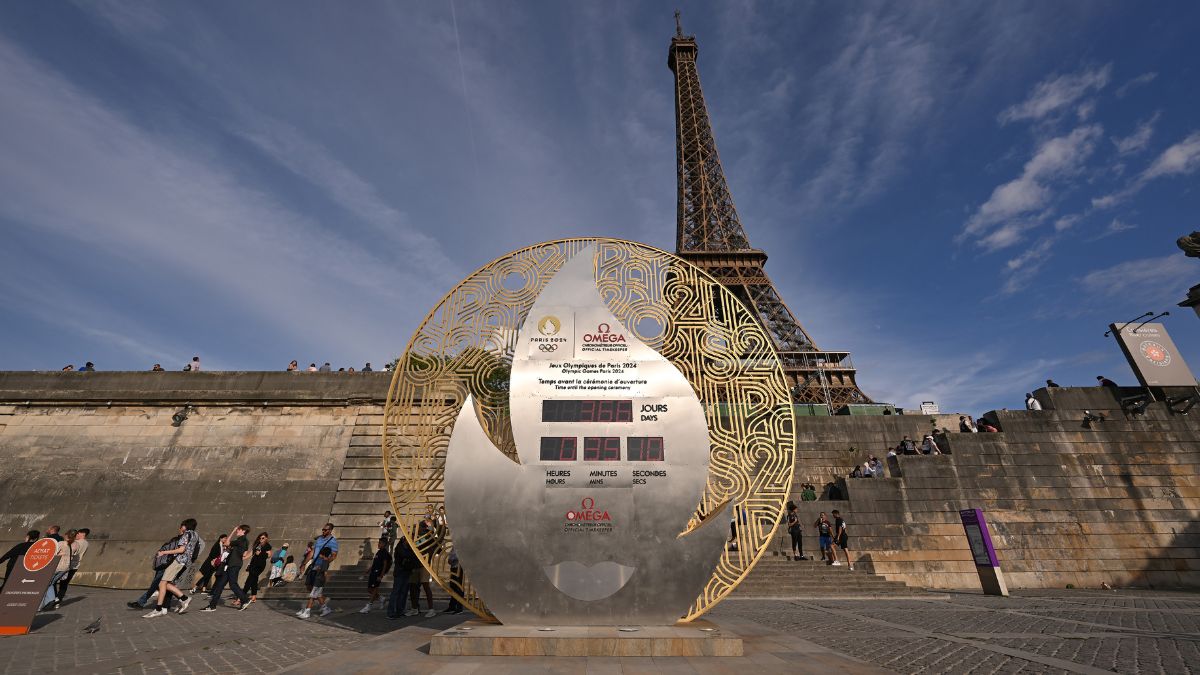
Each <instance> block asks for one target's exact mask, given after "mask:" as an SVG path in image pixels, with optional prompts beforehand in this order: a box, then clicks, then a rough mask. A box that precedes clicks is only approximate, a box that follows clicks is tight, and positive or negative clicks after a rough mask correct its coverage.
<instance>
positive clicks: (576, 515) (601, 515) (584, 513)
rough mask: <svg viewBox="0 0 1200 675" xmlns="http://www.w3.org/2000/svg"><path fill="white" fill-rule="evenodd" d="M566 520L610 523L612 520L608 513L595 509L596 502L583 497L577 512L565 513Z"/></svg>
mask: <svg viewBox="0 0 1200 675" xmlns="http://www.w3.org/2000/svg"><path fill="white" fill-rule="evenodd" d="M567 520H571V521H580V520H583V521H590V522H601V521H607V522H612V518H611V517H610V516H609V515H608V511H605V510H598V509H596V500H595V499H592V498H591V497H584V498H583V501H581V502H580V503H579V510H578V511H567Z"/></svg>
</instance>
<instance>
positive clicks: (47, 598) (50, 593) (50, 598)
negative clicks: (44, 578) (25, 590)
mask: <svg viewBox="0 0 1200 675" xmlns="http://www.w3.org/2000/svg"><path fill="white" fill-rule="evenodd" d="M65 576H67V573H66V572H55V573H54V577H53V578H52V579H51V580H50V588H47V589H46V594H45V595H44V596H42V607H43V608H45V606H46V605H48V604H50V603H52V602H54V601H55V600H57V599H58V593H56V592H55V590H54V589H55V588H57V587H58V582H59V581H60V580H62V578H63V577H65Z"/></svg>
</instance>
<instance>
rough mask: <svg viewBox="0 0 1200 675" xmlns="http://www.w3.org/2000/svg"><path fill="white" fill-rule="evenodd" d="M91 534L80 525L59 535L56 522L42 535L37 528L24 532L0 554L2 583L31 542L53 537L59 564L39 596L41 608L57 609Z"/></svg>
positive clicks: (1, 586) (6, 579)
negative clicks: (4, 565)
mask: <svg viewBox="0 0 1200 675" xmlns="http://www.w3.org/2000/svg"><path fill="white" fill-rule="evenodd" d="M91 533H92V531H91V530H90V529H88V528H86V527H81V528H79V529H74V530H67V532H66V534H62V528H61V527H60V526H58V525H51V526H50V527H48V528H46V534H45V536H44V537H43V535H42V533H41V532H39V531H38V530H30V531H29V532H27V533H25V540H24V541H22V542H21V543H19V544H17V545H15V546H13V547H12V548H10V549H8V551H6V552H5V554H4V555H3V556H0V562H2V563H6V564H7V567H5V569H4V584H6V583H8V580H9V578H11V577H12V571H13V567H15V566H16V564H17V561H18V560H20V559H21V557H22V556H24V555H25V552H26V551H28V550H29V547H31V546H33V544H34V542H36V541H37V540H39V539H43V538H48V539H53V540H54V541H55V551H54V553H55V555H57V556H58V566H57V567H56V568H55V569H54V575H53V576H52V577H50V586H49V587H47V588H46V592H45V594H44V595H43V596H42V604H41V609H43V610H48V609H58V608H59V607H60V606H61V605H62V601H63V600H64V599H65V598H66V597H67V588H69V587H70V586H71V579H72V578H74V576H75V573H76V572H77V571H79V564H80V563H81V562H82V561H83V556H84V554H85V553H87V550H88V536H90V535H91ZM4 584H0V589H2V588H4Z"/></svg>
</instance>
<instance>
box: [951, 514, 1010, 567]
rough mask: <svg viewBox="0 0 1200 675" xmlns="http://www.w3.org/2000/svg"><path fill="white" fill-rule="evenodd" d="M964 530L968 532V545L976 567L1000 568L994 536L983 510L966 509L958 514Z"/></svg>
mask: <svg viewBox="0 0 1200 675" xmlns="http://www.w3.org/2000/svg"><path fill="white" fill-rule="evenodd" d="M958 516H959V517H960V518H962V524H963V529H964V530H966V532H967V543H968V544H970V545H971V557H972V558H974V559H975V566H976V567H1000V561H999V560H998V559H997V558H996V549H995V548H994V547H993V546H992V536H991V534H990V533H989V532H988V526H987V520H985V519H984V517H983V511H982V510H981V509H964V510H962V511H959V512H958Z"/></svg>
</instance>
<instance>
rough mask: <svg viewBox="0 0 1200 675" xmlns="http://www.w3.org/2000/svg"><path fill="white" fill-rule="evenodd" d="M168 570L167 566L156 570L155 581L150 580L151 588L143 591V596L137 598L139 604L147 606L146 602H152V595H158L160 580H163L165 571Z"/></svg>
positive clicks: (155, 596)
mask: <svg viewBox="0 0 1200 675" xmlns="http://www.w3.org/2000/svg"><path fill="white" fill-rule="evenodd" d="M166 571H167V568H165V567H164V568H162V569H161V570H154V581H151V582H150V588H147V589H146V592H145V593H142V597H140V598H138V599H137V604H139V605H141V606H142V607H145V606H146V603H147V602H150V598H151V597H154V598H157V597H158V582H160V581H162V577H163V572H166Z"/></svg>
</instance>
